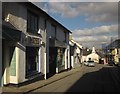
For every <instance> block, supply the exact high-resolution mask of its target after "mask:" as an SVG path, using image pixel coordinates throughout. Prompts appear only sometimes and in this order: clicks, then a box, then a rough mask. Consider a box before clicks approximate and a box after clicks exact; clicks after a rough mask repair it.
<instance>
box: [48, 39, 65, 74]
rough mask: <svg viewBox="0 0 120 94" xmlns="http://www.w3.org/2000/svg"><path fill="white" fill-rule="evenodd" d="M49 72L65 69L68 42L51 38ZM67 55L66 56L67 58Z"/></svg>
mask: <svg viewBox="0 0 120 94" xmlns="http://www.w3.org/2000/svg"><path fill="white" fill-rule="evenodd" d="M49 43H50V45H49V73H53V74H55V73H59V72H61V71H63V70H65V59H67V56H66V55H65V54H67V53H66V48H67V46H66V44H65V43H64V42H60V41H58V40H53V39H50V40H49ZM65 57H66V58H65Z"/></svg>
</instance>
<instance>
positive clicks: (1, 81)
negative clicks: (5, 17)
mask: <svg viewBox="0 0 120 94" xmlns="http://www.w3.org/2000/svg"><path fill="white" fill-rule="evenodd" d="M0 13H1V14H2V2H1V1H0ZM0 19H2V15H0ZM0 23H2V20H0ZM0 25H1V27H2V24H0ZM1 31H2V28H0V94H1V92H2V89H1V87H2V86H3V79H2V75H3V73H2V72H3V70H2V69H3V66H2V63H3V62H2V32H1Z"/></svg>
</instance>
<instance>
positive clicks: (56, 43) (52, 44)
mask: <svg viewBox="0 0 120 94" xmlns="http://www.w3.org/2000/svg"><path fill="white" fill-rule="evenodd" d="M49 46H50V47H61V48H66V47H67V43H65V42H62V41H58V40H56V39H49Z"/></svg>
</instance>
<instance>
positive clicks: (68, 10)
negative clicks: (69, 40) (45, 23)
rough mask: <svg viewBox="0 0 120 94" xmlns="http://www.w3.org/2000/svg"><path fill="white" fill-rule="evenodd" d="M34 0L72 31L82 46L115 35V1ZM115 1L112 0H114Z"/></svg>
mask: <svg viewBox="0 0 120 94" xmlns="http://www.w3.org/2000/svg"><path fill="white" fill-rule="evenodd" d="M47 1H48V2H39V3H38V2H34V3H35V4H36V5H37V6H39V7H40V8H42V9H43V10H44V11H45V12H47V13H48V14H49V15H50V16H52V17H53V18H54V19H55V20H57V21H58V22H59V23H61V24H62V25H63V26H65V27H66V28H67V29H69V30H70V31H72V37H73V39H74V40H75V41H77V42H78V43H79V44H81V45H82V46H83V47H88V48H89V47H90V48H91V47H92V46H95V47H96V48H100V47H101V45H103V44H109V43H110V42H111V40H113V39H115V38H116V37H117V36H118V2H117V1H116V2H113V1H112V0H109V2H108V0H106V1H105V0H102V2H93V1H92V2H90V1H89V2H87V0H86V2H82V0H81V2H75V1H74V2H72V1H71V2H63V1H61V2H60V1H59V2H58V1H57V0H54V2H53V0H52V1H51V0H47ZM114 1H115V0H114Z"/></svg>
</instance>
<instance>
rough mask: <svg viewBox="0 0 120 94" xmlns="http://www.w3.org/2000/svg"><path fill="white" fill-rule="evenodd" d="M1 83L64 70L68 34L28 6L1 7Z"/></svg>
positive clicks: (67, 49) (46, 15)
mask: <svg viewBox="0 0 120 94" xmlns="http://www.w3.org/2000/svg"><path fill="white" fill-rule="evenodd" d="M2 9H3V10H2V12H3V13H2V33H3V36H2V44H3V45H2V62H3V83H4V85H6V84H9V83H11V84H19V83H22V82H25V81H29V80H30V79H32V78H35V77H40V78H41V77H42V76H44V78H45V79H47V74H49V73H58V72H60V71H62V70H65V69H68V68H69V67H70V64H69V33H70V31H69V30H68V29H66V28H65V27H64V26H62V25H61V24H60V23H59V22H57V21H56V20H54V19H53V18H52V17H50V16H49V15H48V14H47V13H46V12H44V11H43V10H41V9H40V8H39V7H37V6H36V5H34V4H33V3H31V2H24V3H22V2H21V3H20V2H4V3H3V4H2Z"/></svg>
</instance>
